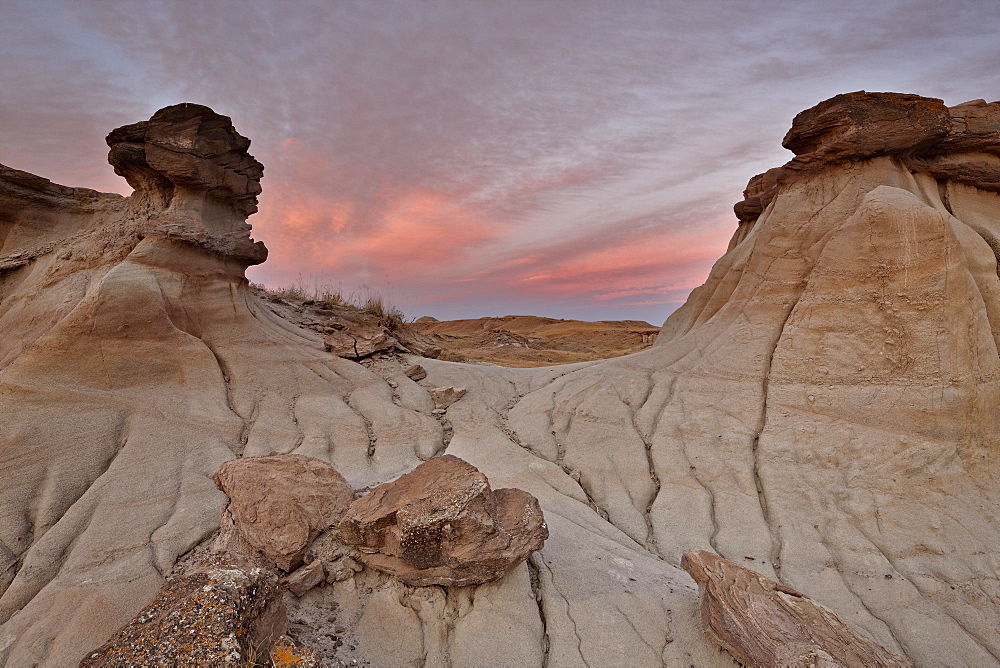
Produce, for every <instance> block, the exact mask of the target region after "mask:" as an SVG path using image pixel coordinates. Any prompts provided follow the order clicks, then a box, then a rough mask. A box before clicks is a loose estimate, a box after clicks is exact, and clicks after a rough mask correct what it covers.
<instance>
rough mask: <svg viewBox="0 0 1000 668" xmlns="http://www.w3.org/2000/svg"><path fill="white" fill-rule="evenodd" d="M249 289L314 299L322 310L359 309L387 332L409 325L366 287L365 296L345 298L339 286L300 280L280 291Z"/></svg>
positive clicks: (398, 312)
mask: <svg viewBox="0 0 1000 668" xmlns="http://www.w3.org/2000/svg"><path fill="white" fill-rule="evenodd" d="M250 287H252V288H254V289H257V290H260V291H263V292H265V293H267V294H269V295H272V296H275V297H280V298H282V299H288V300H292V301H298V302H305V301H310V300H311V301H313V302H316V305H317V306H320V307H321V308H333V307H335V306H341V307H345V308H353V309H357V310H358V311H361V312H362V313H367V314H369V315H373V316H375V317H377V318H378V319H379V321H380V322H381V323H382V325H384V326H385V327H387V328H388V329H399V328H400V327H402V326H404V325H405V324H406V315H405V314H404V313H403V312H402V311H401V310H399V309H398V308H396V307H395V306H392V305H390V304H389V303H387V301H386V300H385V298H384V297H383V296H382V295H381V294H379V293H377V292H373V291H372V290H371V289H370V288H369V287H368V286H367V285H366V286H364V287H363V290H364V294H363V295H361V294H358V293H351V294H350V295H346V296H345V295H344V293H343V291H342V290H341V289H340V287H334V286H332V285H330V284H329V283H323V284H319V283H314V284H313V286H312V287H311V288H310V287H306V285H305V284H304V283H303V282H302V281H301V279H300V280H299V281H298V282H297V283H293V284H291V285H289V286H287V287H281V288H277V289H270V288H267V287H265V286H264V285H262V284H260V283H251V284H250Z"/></svg>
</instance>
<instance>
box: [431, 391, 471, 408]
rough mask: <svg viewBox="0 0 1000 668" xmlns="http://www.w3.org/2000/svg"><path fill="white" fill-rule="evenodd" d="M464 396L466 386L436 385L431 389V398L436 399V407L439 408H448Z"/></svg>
mask: <svg viewBox="0 0 1000 668" xmlns="http://www.w3.org/2000/svg"><path fill="white" fill-rule="evenodd" d="M464 396H465V388H464V387H451V386H448V387H435V388H434V389H433V390H431V399H433V400H434V407H435V408H438V409H443V408H448V406H451V405H452V404H453V403H455V402H456V401H458V400H459V399H461V398H462V397H464Z"/></svg>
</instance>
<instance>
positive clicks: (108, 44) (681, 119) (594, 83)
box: [0, 0, 1000, 324]
mask: <svg viewBox="0 0 1000 668" xmlns="http://www.w3.org/2000/svg"><path fill="white" fill-rule="evenodd" d="M0 62H2V67H0V163H3V164H6V165H8V166H10V167H14V168H17V169H22V170H26V171H29V172H32V173H35V174H39V175H41V176H45V177H46V178H50V179H52V180H53V181H55V182H57V183H63V184H65V185H72V186H86V187H91V188H96V189H99V190H105V191H114V192H120V193H123V194H128V193H129V192H130V189H129V188H128V186H127V184H126V183H125V182H124V180H123V179H121V178H119V177H117V176H115V174H114V172H113V171H112V170H111V168H110V166H108V164H107V161H106V156H107V146H106V145H105V143H104V137H105V135H106V134H107V133H108V131H109V130H111V129H112V128H114V127H117V126H119V125H123V124H125V123H131V122H135V121H138V120H143V119H146V118H149V116H150V115H152V113H153V112H154V111H156V110H157V109H159V108H160V107H163V106H166V105H169V104H174V103H177V102H197V103H200V104H205V105H208V106H210V107H212V108H213V109H215V110H216V111H218V112H219V113H222V114H225V115H227V116H231V117H232V119H233V123H234V124H235V125H236V128H237V130H239V131H240V132H241V133H242V134H244V135H246V136H247V137H250V139H251V140H252V141H253V146H252V147H251V153H253V154H254V155H255V156H256V157H257V158H258V159H259V160H260V161H261V162H262V163H263V164H264V166H265V172H264V179H263V181H262V186H263V188H264V192H263V195H262V196H261V198H260V212H259V213H258V214H256V215H254V216H252V217H251V218H250V220H249V222H250V223H252V224H253V226H254V238H256V239H260V240H263V241H264V242H265V243H266V244H267V246H268V248H269V249H270V252H271V254H270V259H269V260H268V261H267V262H266V263H265V264H264V265H262V266H260V267H256V268H252V269H251V270H250V272H249V275H250V278H251V280H254V281H258V282H263V283H265V284H267V285H268V286H271V287H276V286H285V285H289V284H292V283H302V284H305V285H306V286H307V287H311V286H314V285H315V286H323V285H330V286H333V287H335V288H339V289H341V290H342V291H343V292H345V293H352V292H354V293H360V292H363V291H364V289H365V288H364V287H363V286H368V288H369V289H371V290H374V291H376V292H380V293H383V294H384V295H385V296H386V297H387V298H388V299H389V300H390V301H391V302H393V303H395V304H396V305H397V306H399V307H400V308H402V310H403V311H404V312H405V313H406V314H407V315H409V316H414V317H415V316H421V315H433V316H435V317H438V318H456V317H479V316H486V315H505V314H537V315H548V316H553V317H564V318H570V317H572V318H581V319H586V320H598V319H621V318H634V319H645V320H648V321H650V322H652V323H654V324H661V323H662V322H663V320H664V319H665V318H666V316H667V315H668V314H669V313H670V312H671V311H673V310H674V309H675V308H677V306H679V305H680V304H681V303H682V302H683V301H684V299H685V298H686V297H687V294H688V293H689V292H690V291H691V289H692V288H694V287H696V286H697V285H699V284H700V283H702V282H703V281H704V280H705V278H706V277H707V275H708V271H709V269H710V267H711V265H712V263H713V262H714V261H715V260H716V259H717V258H718V257H719V256H720V255H721V254H722V252H723V251H724V250H725V247H726V243H727V241H728V239H729V237H730V235H731V234H732V232H733V230H734V229H735V225H736V219H735V217H734V216H733V214H732V205H733V204H734V203H735V202H736V201H737V200H739V199H740V198H741V191H742V189H743V187H744V186H745V185H746V182H747V180H748V179H749V178H750V177H751V176H753V175H754V174H757V173H759V172H762V171H764V170H765V169H767V168H769V167H773V166H777V165H778V164H781V163H783V162H785V161H786V160H787V159H788V158H789V157H790V155H791V154H790V153H788V152H787V151H785V150H784V149H782V148H781V138H782V136H783V135H784V133H785V131H786V130H787V128H788V126H789V125H790V122H791V119H792V117H793V116H794V115H795V114H796V113H797V112H798V111H801V110H802V109H805V108H807V107H810V106H812V105H814V104H816V103H817V102H819V101H820V100H823V99H825V98H828V97H831V96H833V95H835V94H837V93H841V92H848V91H854V90H861V89H865V90H869V91H898V92H909V93H918V94H921V95H928V96H932V97H940V98H943V99H944V100H945V102H946V103H947V104H950V105H953V104H958V103H960V102H964V101H966V100H970V99H975V98H985V99H987V100H989V101H992V100H997V99H1000V0H975V1H969V0H950V1H948V2H944V1H926V0H925V1H906V2H903V1H898V2H893V1H886V0H879V1H876V2H872V1H871V0H865V1H864V2H852V1H842V0H838V1H837V2H812V1H810V0H801V1H785V2H767V1H749V0H740V1H735V2H722V1H715V0H711V1H706V0H701V1H699V2H691V1H690V0H688V1H685V2H681V1H676V2H675V1H668V0H663V1H654V0H648V1H645V0H643V1H639V0H632V1H630V0H567V1H562V0H524V1H515V0H448V1H439V0H401V1H387V0H367V1H364V2H349V1H347V0H338V1H329V0H325V1H321V2H306V1H304V0H284V1H278V0H272V1H269V2H268V1H247V0H234V1H219V0H211V1H197V2H196V1H171V2H154V1H152V0H148V1H147V0H123V1H117V2H112V1H107V2H104V1H91V0H68V1H65V2H54V1H53V2H48V1H44V0H31V1H24V2H21V1H18V0H0Z"/></svg>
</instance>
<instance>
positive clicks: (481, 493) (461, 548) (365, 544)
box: [340, 455, 548, 586]
mask: <svg viewBox="0 0 1000 668" xmlns="http://www.w3.org/2000/svg"><path fill="white" fill-rule="evenodd" d="M340 533H341V537H342V539H343V540H344V542H346V543H347V544H348V545H353V546H355V547H356V548H358V554H359V556H360V557H361V560H362V561H364V562H365V564H367V565H368V566H372V567H373V568H377V569H378V570H381V571H385V572H387V573H391V574H392V575H394V576H396V577H397V578H399V579H400V580H401V581H402V582H405V583H406V584H409V585H429V584H438V585H458V586H464V585H471V584H481V583H484V582H490V581H492V580H496V579H497V578H499V577H501V576H503V575H504V574H505V573H506V572H507V571H509V570H510V569H511V568H513V567H514V566H516V565H517V564H519V563H521V562H522V561H524V560H525V559H526V558H527V557H528V555H529V554H531V553H532V552H533V551H535V550H539V549H541V548H542V544H543V543H544V542H545V539H546V538H548V527H546V525H545V520H544V517H543V516H542V510H541V508H539V506H538V501H537V500H536V499H535V498H534V497H533V496H531V494H529V493H527V492H525V491H523V490H519V489H498V490H496V491H493V490H491V489H490V484H489V482H488V481H487V480H486V476H484V475H483V474H482V473H480V472H479V471H478V470H476V467H474V466H472V465H471V464H468V463H467V462H464V461H462V460H461V459H459V458H458V457H454V456H452V455H444V456H442V457H435V458H434V459H431V460H429V461H427V462H425V463H423V464H421V465H420V466H418V467H417V468H416V469H414V470H413V471H412V472H410V473H407V474H406V475H404V476H402V477H401V478H399V479H398V480H394V481H393V482H390V483H386V484H384V485H379V486H378V487H376V488H375V489H373V490H372V491H371V492H369V493H368V494H367V495H366V496H364V497H362V498H360V499H358V500H357V501H355V502H354V503H353V504H351V507H350V508H349V509H348V511H347V514H346V515H345V516H344V519H343V520H342V521H341V523H340Z"/></svg>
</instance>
